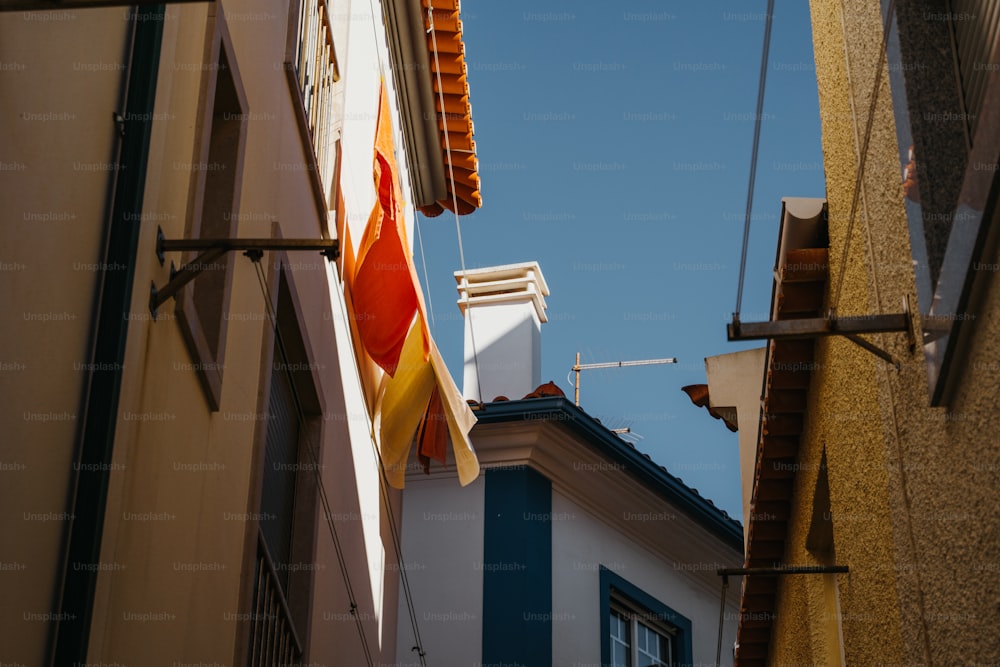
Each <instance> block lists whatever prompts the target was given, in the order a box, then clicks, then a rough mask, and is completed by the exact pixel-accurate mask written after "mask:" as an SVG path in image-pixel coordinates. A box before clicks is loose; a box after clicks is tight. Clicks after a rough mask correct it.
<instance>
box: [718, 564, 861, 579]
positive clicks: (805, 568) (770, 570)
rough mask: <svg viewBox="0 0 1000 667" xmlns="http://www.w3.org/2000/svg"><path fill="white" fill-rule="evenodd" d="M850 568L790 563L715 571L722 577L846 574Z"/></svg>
mask: <svg viewBox="0 0 1000 667" xmlns="http://www.w3.org/2000/svg"><path fill="white" fill-rule="evenodd" d="M849 571H850V570H849V569H848V567H847V566H846V565H788V566H785V567H721V568H719V569H718V570H716V571H715V573H716V574H717V575H719V576H720V577H730V576H732V577H738V576H743V575H751V574H758V575H766V576H771V577H774V576H779V575H785V574H845V573H847V572H849Z"/></svg>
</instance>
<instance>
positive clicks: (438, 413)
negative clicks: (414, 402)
mask: <svg viewBox="0 0 1000 667" xmlns="http://www.w3.org/2000/svg"><path fill="white" fill-rule="evenodd" d="M447 419H448V418H447V417H446V416H445V412H444V404H443V403H442V401H441V391H440V389H439V388H438V387H437V386H435V387H434V390H433V391H432V392H431V398H430V401H429V402H428V403H427V411H426V412H424V418H423V419H422V420H421V422H420V428H419V429H417V458H419V459H420V463H421V464H423V466H424V472H425V473H430V471H431V459H434V460H435V461H438V462H440V463H441V464H442V465H444V464H445V463H446V461H447V452H448V421H447Z"/></svg>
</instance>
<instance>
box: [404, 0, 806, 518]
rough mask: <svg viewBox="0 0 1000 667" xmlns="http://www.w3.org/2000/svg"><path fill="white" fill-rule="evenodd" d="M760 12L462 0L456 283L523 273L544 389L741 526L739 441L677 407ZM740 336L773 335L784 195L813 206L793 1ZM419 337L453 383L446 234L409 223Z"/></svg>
mask: <svg viewBox="0 0 1000 667" xmlns="http://www.w3.org/2000/svg"><path fill="white" fill-rule="evenodd" d="M765 11H766V2H764V1H763V0H760V1H758V2H753V3H750V2H745V1H735V0H727V1H721V0H705V1H702V2H696V3H690V2H686V3H682V2H664V1H662V0H661V1H659V2H656V1H646V2H636V1H634V0H630V1H629V2H624V3H593V4H589V3H588V4H581V3H577V2H555V1H551V0H550V1H542V2H530V3H528V2H510V3H498V2H493V1H486V0H465V2H463V4H462V14H463V25H464V38H465V45H466V59H467V63H468V67H469V86H470V89H471V102H472V116H473V120H474V123H475V130H476V134H475V138H476V147H477V154H478V157H479V163H480V175H481V178H482V194H483V201H484V205H483V208H482V209H481V210H480V211H477V212H476V213H474V214H472V215H469V216H465V217H463V218H462V222H461V224H462V237H463V241H464V249H465V260H466V266H467V268H476V267H483V266H492V265H496V264H509V263H515V262H523V261H530V260H537V261H538V262H539V264H540V265H541V267H542V272H543V273H544V275H545V278H546V280H547V282H548V284H549V287H550V289H551V292H552V293H551V296H550V297H549V298H548V305H549V309H548V316H549V322H548V323H547V324H545V325H544V326H543V327H542V358H543V362H542V381H543V382H545V381H548V380H553V381H555V382H556V384H558V385H559V386H560V387H561V388H562V389H563V391H565V392H566V394H567V395H568V396H570V397H572V386H571V385H570V384H569V382H567V373H568V371H569V369H570V367H571V366H572V365H573V361H574V355H575V354H576V352H578V351H579V352H580V353H581V355H582V362H583V363H591V362H603V361H619V360H632V359H648V358H661V357H677V358H678V360H679V363H678V364H676V365H667V366H647V367H638V368H628V369H613V370H591V371H584V374H583V380H582V382H581V387H582V389H581V392H582V393H581V406H582V407H583V408H584V409H585V410H586V411H587V412H588V413H589V414H591V415H592V416H595V417H598V418H600V419H601V421H602V422H603V423H604V424H605V425H607V426H609V427H611V428H616V427H625V426H628V427H631V429H632V431H633V432H634V433H635V434H637V435H638V436H641V439H640V440H638V441H637V444H636V446H637V447H638V448H639V449H640V450H641V451H643V452H646V453H648V454H649V455H650V456H651V457H652V458H653V460H655V461H656V462H657V463H659V464H661V465H664V466H666V468H667V469H668V470H669V471H670V472H671V473H673V474H675V475H677V476H679V477H681V478H682V479H683V480H684V481H685V483H687V484H688V485H689V486H692V487H694V488H697V489H698V491H699V492H700V493H701V494H702V495H704V496H706V497H708V498H710V499H711V500H712V501H713V502H715V503H716V504H717V505H718V506H720V507H722V508H723V509H725V510H726V511H728V512H729V513H730V514H731V515H732V516H734V517H739V516H740V515H741V510H740V482H739V469H738V453H737V438H736V434H734V433H730V432H729V431H728V430H726V428H725V426H724V425H723V424H722V423H721V422H719V421H716V420H714V419H712V418H711V417H709V415H708V413H707V412H706V411H704V410H702V409H699V408H695V407H694V406H693V405H692V404H691V402H690V401H689V399H688V398H687V396H686V395H685V394H684V393H683V392H682V391H681V390H680V388H681V387H682V386H684V385H687V384H696V383H704V382H705V370H704V358H705V357H708V356H713V355H716V354H724V353H727V352H735V351H737V350H740V349H745V348H747V347H753V346H754V344H736V343H729V342H727V341H726V332H725V326H726V323H727V322H728V321H729V320H730V317H731V313H732V311H733V309H734V307H735V300H736V288H737V281H738V273H739V263H740V244H741V241H742V229H743V217H744V210H745V207H746V189H747V181H748V176H749V168H750V152H751V146H752V141H753V114H754V109H755V104H756V95H757V81H758V72H759V67H760V52H761V46H762V41H763V34H764V26H765V22H764V12H765ZM763 119H764V120H763V125H762V134H761V146H760V156H759V162H758V171H757V184H756V190H755V194H754V209H753V222H752V226H751V234H750V254H749V261H748V267H747V283H746V287H745V293H744V298H743V308H742V313H743V315H742V319H743V320H744V321H757V320H762V319H767V312H768V308H769V303H770V294H771V268H772V265H773V263H774V252H775V241H776V238H777V226H778V216H779V214H780V211H781V198H782V197H785V196H796V197H822V196H823V195H824V178H823V168H822V154H821V151H820V126H819V109H818V101H817V93H816V78H815V69H814V66H813V51H812V41H811V28H810V24H809V9H808V3H806V2H803V1H802V0H778V2H777V3H776V7H775V16H774V26H773V33H772V42H771V54H770V66H769V69H768V73H767V93H766V97H765V103H764V115H763ZM419 222H420V232H421V236H422V240H423V249H424V253H425V255H426V262H427V271H428V273H427V275H426V276H424V274H423V266H422V263H421V257H420V254H419V248H418V249H417V255H416V260H417V265H418V271H419V272H420V273H421V277H422V278H423V279H424V282H425V289H427V291H428V292H429V298H430V301H431V304H429V307H430V308H432V310H433V313H434V317H435V320H436V322H435V325H434V335H435V338H436V340H437V342H438V344H439V346H440V348H441V351H442V354H443V355H444V358H445V361H446V362H447V363H448V367H449V368H450V370H451V371H452V374H453V376H454V377H455V378H456V379H457V380H458V382H459V384H461V378H462V363H463V351H462V348H463V329H462V320H461V315H460V313H459V311H458V308H457V306H456V305H455V300H456V298H457V294H456V291H455V281H454V278H453V277H452V272H453V271H455V270H458V269H459V268H460V261H459V252H458V241H457V235H456V231H455V221H454V217H453V216H451V215H450V214H448V215H444V216H441V217H439V218H434V219H426V218H421V219H420V221H419Z"/></svg>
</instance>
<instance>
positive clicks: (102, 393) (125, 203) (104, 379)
mask: <svg viewBox="0 0 1000 667" xmlns="http://www.w3.org/2000/svg"><path fill="white" fill-rule="evenodd" d="M165 12H166V7H165V6H164V5H162V4H161V5H143V6H141V7H137V8H136V9H135V12H134V18H133V33H132V35H133V36H132V52H131V55H130V56H129V63H128V70H129V76H128V83H127V84H126V85H127V89H126V93H125V100H126V102H125V109H124V113H123V114H122V116H123V117H124V119H125V120H124V130H123V138H122V141H121V144H120V152H119V159H118V164H119V167H118V171H117V174H116V177H115V181H114V184H113V185H112V192H111V196H112V200H111V218H110V221H109V225H108V232H107V245H106V247H105V251H104V257H103V259H102V262H103V264H104V265H105V266H116V267H117V266H121V267H124V268H123V269H121V270H116V271H108V272H105V273H104V275H103V276H102V282H101V286H100V294H99V301H98V305H97V309H96V316H95V320H94V321H95V325H94V330H93V336H94V341H95V342H94V348H93V352H92V357H91V362H92V365H91V366H90V368H94V369H105V368H108V369H112V370H93V371H91V373H90V377H89V383H88V387H87V393H86V398H85V399H84V401H85V404H84V406H83V420H82V424H81V427H80V436H79V438H80V440H79V444H78V446H77V459H76V463H77V464H78V465H77V475H76V480H75V488H74V489H73V500H72V506H71V508H70V512H69V513H70V516H71V517H72V519H71V523H70V526H69V537H68V542H69V545H68V549H67V557H66V561H65V563H64V570H63V577H62V590H61V599H60V602H59V614H58V616H57V617H56V619H57V620H56V628H55V638H54V646H53V647H52V652H53V654H54V655H53V656H52V659H51V660H50V664H52V665H72V664H80V665H82V664H86V663H87V650H88V644H89V641H90V626H91V621H92V620H93V615H94V597H95V592H96V589H97V576H98V569H99V568H98V567H96V566H97V564H98V563H100V557H101V539H102V535H103V532H104V515H105V511H106V506H107V498H108V486H109V482H110V478H111V459H112V454H113V452H114V443H115V429H116V427H117V422H118V401H119V396H120V393H121V384H122V367H123V364H124V361H125V346H126V343H127V342H128V328H129V317H128V315H129V311H130V310H131V302H132V286H133V285H132V284H133V281H134V279H135V269H136V258H137V254H138V246H139V232H140V223H138V222H136V221H139V220H141V219H142V216H141V214H142V204H143V195H144V194H145V183H146V165H147V161H148V158H149V140H150V134H151V131H152V125H153V120H152V119H153V107H154V103H155V99H156V79H157V74H158V71H159V66H160V44H161V42H162V39H163V21H164V14H165ZM74 565H76V567H74ZM81 565H82V566H81Z"/></svg>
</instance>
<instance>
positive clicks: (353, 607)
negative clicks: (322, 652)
mask: <svg viewBox="0 0 1000 667" xmlns="http://www.w3.org/2000/svg"><path fill="white" fill-rule="evenodd" d="M251 260H252V261H253V264H254V267H255V269H256V272H257V282H258V283H259V284H260V288H261V294H262V296H263V297H264V304H265V307H266V308H267V315H268V318H269V319H270V321H271V327H272V329H273V331H274V340H275V342H276V343H277V345H276V347H277V349H278V352H279V354H280V355H281V360H282V364H283V367H284V370H285V372H286V373H287V374H288V376H289V385H290V387H291V389H292V395H293V398H294V403H295V409H296V418H297V419H298V424H299V432H300V433H302V434H304V435H305V434H308V430H307V429H306V423H305V414H304V413H303V409H302V401H301V400H300V398H299V394H298V390H297V389H296V387H295V378H294V376H293V375H292V366H291V364H290V363H289V360H288V351H287V348H286V347H285V341H284V339H283V338H282V336H281V329H280V328H279V327H278V315H277V312H276V311H275V307H274V302H273V301H272V300H271V291H270V289H269V288H268V286H267V281H266V279H265V277H264V272H263V269H262V268H261V266H260V260H259V258H258V259H254V258H253V257H251ZM276 266H277V264H276ZM277 270H279V271H280V270H281V268H280V267H278V269H277ZM272 367H273V365H272ZM303 441H304V442H305V444H306V447H305V449H306V451H307V452H308V454H309V457H310V459H311V463H312V466H311V468H312V471H313V475H314V477H315V478H316V486H317V490H318V491H319V498H320V504H321V505H322V506H323V515H324V519H325V523H326V526H327V529H328V531H329V533H330V537H331V539H332V540H333V547H334V550H335V551H336V554H337V563H338V565H339V566H340V573H341V576H342V578H343V580H344V587H345V589H346V591H347V597H348V601H349V602H350V614H351V616H353V617H354V622H355V625H356V626H357V630H358V635H359V637H360V639H361V646H362V649H363V650H364V654H365V662H366V663H367V664H368V665H369V667H373V666H374V660H373V658H372V652H371V648H370V647H369V646H368V638H367V636H366V635H365V629H364V624H363V623H362V621H361V617H360V616H359V615H358V604H357V597H356V596H355V595H354V587H353V586H352V584H351V575H350V573H349V572H348V570H347V561H346V559H345V558H344V549H343V545H342V544H341V542H340V535H339V534H338V532H337V526H336V524H335V523H334V519H333V511H332V510H331V509H330V499H329V496H328V495H327V493H326V486H325V485H324V483H323V476H322V474H321V473H320V470H321V468H320V464H319V456H318V454H317V452H316V451H315V448H314V445H313V442H312V441H313V438H311V437H308V436H307V437H304V438H303Z"/></svg>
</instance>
